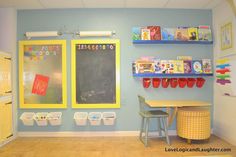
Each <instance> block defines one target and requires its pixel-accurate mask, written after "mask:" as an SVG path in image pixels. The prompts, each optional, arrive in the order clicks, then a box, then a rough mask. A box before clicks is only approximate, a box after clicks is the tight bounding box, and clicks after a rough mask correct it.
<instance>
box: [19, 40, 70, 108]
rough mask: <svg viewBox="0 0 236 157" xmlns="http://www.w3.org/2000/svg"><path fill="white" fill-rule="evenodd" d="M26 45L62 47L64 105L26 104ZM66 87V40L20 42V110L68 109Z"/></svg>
mask: <svg viewBox="0 0 236 157" xmlns="http://www.w3.org/2000/svg"><path fill="white" fill-rule="evenodd" d="M25 45H62V77H63V78H62V104H25V103H24V86H23V68H24V46H25ZM66 92H67V85H66V40H33V41H19V99H20V108H67V94H66Z"/></svg>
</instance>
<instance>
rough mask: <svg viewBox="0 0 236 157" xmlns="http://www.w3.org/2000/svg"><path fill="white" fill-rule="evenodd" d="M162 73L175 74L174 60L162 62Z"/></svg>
mask: <svg viewBox="0 0 236 157" xmlns="http://www.w3.org/2000/svg"><path fill="white" fill-rule="evenodd" d="M161 71H162V73H164V74H173V73H174V62H173V61H172V60H161Z"/></svg>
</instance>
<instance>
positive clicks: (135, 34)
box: [132, 27, 141, 40]
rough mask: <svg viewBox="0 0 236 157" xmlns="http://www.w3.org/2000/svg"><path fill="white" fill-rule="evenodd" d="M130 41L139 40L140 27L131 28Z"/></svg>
mask: <svg viewBox="0 0 236 157" xmlns="http://www.w3.org/2000/svg"><path fill="white" fill-rule="evenodd" d="M132 39H133V40H141V27H133V28H132Z"/></svg>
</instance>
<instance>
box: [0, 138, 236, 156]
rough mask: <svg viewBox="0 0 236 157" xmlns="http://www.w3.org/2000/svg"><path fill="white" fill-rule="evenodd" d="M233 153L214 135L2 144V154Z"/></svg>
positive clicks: (28, 140)
mask: <svg viewBox="0 0 236 157" xmlns="http://www.w3.org/2000/svg"><path fill="white" fill-rule="evenodd" d="M174 148H184V149H185V148H220V149H221V148H227V149H228V148H230V149H231V151H230V152H213V151H212V152H196V151H195V152H184V153H183V152H166V149H174ZM223 154H230V155H232V157H236V147H235V146H232V145H230V144H229V143H227V142H225V141H223V140H221V139H219V138H218V137H216V136H212V137H211V139H210V140H209V141H208V142H207V141H205V142H199V141H195V142H194V141H193V143H192V144H191V145H190V144H187V143H186V141H185V140H183V139H180V138H179V137H171V146H168V145H166V143H165V141H164V139H160V138H155V139H150V146H149V147H147V148H145V147H144V145H143V144H142V143H141V142H140V141H139V139H138V137H87V138H85V137H75V138H72V137H65V138H42V137H40V138H29V137H28V138H17V139H16V140H14V141H12V142H10V143H9V144H7V145H5V146H3V147H2V148H0V157H182V156H195V155H196V156H202V155H203V156H205V155H223Z"/></svg>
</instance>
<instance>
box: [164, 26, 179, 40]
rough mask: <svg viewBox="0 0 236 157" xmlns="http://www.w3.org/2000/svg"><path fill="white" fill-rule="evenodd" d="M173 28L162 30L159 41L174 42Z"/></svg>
mask: <svg viewBox="0 0 236 157" xmlns="http://www.w3.org/2000/svg"><path fill="white" fill-rule="evenodd" d="M175 31H176V29H175V28H162V29H161V39H162V40H174V39H175Z"/></svg>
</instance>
